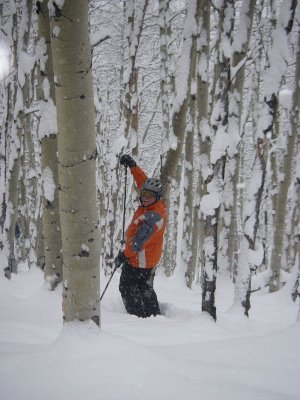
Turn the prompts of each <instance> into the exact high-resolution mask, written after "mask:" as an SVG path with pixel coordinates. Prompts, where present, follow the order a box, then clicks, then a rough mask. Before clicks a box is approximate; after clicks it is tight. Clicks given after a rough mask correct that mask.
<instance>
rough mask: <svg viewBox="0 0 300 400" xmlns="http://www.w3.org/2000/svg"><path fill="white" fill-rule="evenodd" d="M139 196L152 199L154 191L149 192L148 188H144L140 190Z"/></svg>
mask: <svg viewBox="0 0 300 400" xmlns="http://www.w3.org/2000/svg"><path fill="white" fill-rule="evenodd" d="M140 196H141V197H143V198H145V199H152V198H153V197H156V196H155V193H154V192H151V191H150V190H145V189H142V190H141V193H140Z"/></svg>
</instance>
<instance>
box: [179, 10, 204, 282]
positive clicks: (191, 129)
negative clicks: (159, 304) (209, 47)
mask: <svg viewBox="0 0 300 400" xmlns="http://www.w3.org/2000/svg"><path fill="white" fill-rule="evenodd" d="M197 4H198V3H197ZM199 6H200V4H198V7H197V8H196V15H195V17H196V19H195V22H194V24H195V26H194V32H193V35H192V47H191V65H190V76H189V82H188V107H189V109H188V116H187V128H186V138H185V160H184V223H183V248H182V249H181V250H182V260H183V262H184V264H185V266H184V268H185V279H186V284H187V286H188V287H189V288H191V287H192V284H193V281H194V278H195V267H196V265H195V263H193V259H195V258H196V253H197V250H198V249H197V246H195V243H196V241H195V240H196V238H193V234H194V233H195V230H194V225H193V224H194V222H195V219H194V213H196V209H195V202H194V187H193V186H194V173H193V171H194V135H195V123H196V93H197V85H196V66H197V33H198V22H199V17H200V7H199ZM193 245H194V246H193Z"/></svg>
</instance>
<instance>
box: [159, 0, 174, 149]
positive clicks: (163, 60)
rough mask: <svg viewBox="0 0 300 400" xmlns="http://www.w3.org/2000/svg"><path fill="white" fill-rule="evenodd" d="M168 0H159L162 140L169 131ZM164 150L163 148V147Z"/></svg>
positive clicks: (169, 31) (169, 32) (166, 136)
mask: <svg viewBox="0 0 300 400" xmlns="http://www.w3.org/2000/svg"><path fill="white" fill-rule="evenodd" d="M169 7H170V0H160V1H159V28H160V29H159V37H160V98H161V108H162V121H163V138H164V139H163V140H166V141H168V137H169V132H170V107H169V96H168V93H169V90H168V69H169V68H168V65H169V62H168V61H169V54H168V46H169V44H170V35H171V26H170V22H169V19H170V10H169ZM163 150H164V149H163Z"/></svg>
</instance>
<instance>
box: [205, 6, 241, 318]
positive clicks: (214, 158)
mask: <svg viewBox="0 0 300 400" xmlns="http://www.w3.org/2000/svg"><path fill="white" fill-rule="evenodd" d="M233 20H234V7H233V1H232V0H228V1H224V5H223V6H222V8H221V9H220V24H219V25H220V26H222V30H221V32H220V41H219V43H220V47H219V75H217V76H216V77H215V79H217V83H216V85H215V99H214V103H213V104H214V108H213V111H212V116H211V127H212V131H213V132H214V136H213V138H212V147H211V152H210V165H211V168H208V170H207V171H206V174H207V176H206V179H205V182H204V184H205V190H206V194H205V195H204V196H203V197H202V199H201V203H200V207H201V211H202V213H203V218H204V243H203V253H204V269H203V281H202V311H205V312H208V313H209V314H210V315H211V316H212V317H213V318H214V319H215V320H216V318H217V317H216V307H215V290H216V274H217V265H218V222H219V211H220V206H221V204H222V201H223V179H224V168H225V156H226V151H227V148H230V147H231V146H233V141H232V138H230V136H229V135H228V111H229V106H228V91H229V85H230V52H229V51H228V50H229V49H230V44H231V33H232V29H233ZM207 140H208V141H209V140H211V138H210V137H207Z"/></svg>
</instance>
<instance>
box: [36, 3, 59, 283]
mask: <svg viewBox="0 0 300 400" xmlns="http://www.w3.org/2000/svg"><path fill="white" fill-rule="evenodd" d="M38 27H39V42H38V47H39V49H40V52H39V54H40V59H39V67H40V77H39V93H38V98H39V99H40V108H41V119H40V124H39V137H40V143H41V162H42V181H43V189H44V190H43V229H44V241H45V244H44V246H45V269H44V277H45V280H46V281H47V282H48V283H49V286H50V288H51V289H52V290H53V289H55V287H56V286H57V284H58V283H59V282H61V281H62V278H63V268H62V254H61V247H62V245H61V234H60V218H59V204H58V159H57V125H56V108H55V98H54V97H55V90H54V76H53V66H52V51H51V42H50V21H49V11H48V4H47V3H46V2H40V3H39V10H38ZM49 115H51V118H52V121H51V124H49V120H48V118H49Z"/></svg>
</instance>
